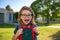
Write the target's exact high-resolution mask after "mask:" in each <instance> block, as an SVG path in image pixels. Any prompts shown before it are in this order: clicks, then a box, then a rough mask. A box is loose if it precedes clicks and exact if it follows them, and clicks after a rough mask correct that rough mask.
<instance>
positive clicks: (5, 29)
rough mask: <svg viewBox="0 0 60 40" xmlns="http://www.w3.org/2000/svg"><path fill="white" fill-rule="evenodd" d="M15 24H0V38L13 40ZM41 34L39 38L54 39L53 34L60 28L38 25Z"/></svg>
mask: <svg viewBox="0 0 60 40" xmlns="http://www.w3.org/2000/svg"><path fill="white" fill-rule="evenodd" d="M14 28H15V26H13V25H4V26H3V25H0V40H11V39H12V35H13V31H14ZM37 28H38V30H39V32H40V34H39V35H38V36H37V37H38V40H53V37H49V36H51V35H54V34H57V32H59V31H60V29H59V28H48V27H37Z"/></svg>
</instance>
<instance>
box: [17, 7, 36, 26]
mask: <svg viewBox="0 0 60 40" xmlns="http://www.w3.org/2000/svg"><path fill="white" fill-rule="evenodd" d="M24 10H28V11H30V12H31V13H32V20H31V22H30V23H31V24H34V16H35V15H34V12H33V10H32V9H31V8H30V7H26V6H24V7H22V8H21V10H20V11H19V13H18V23H19V25H24V24H23V22H22V20H21V13H22V11H24Z"/></svg>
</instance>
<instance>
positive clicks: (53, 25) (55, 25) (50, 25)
mask: <svg viewBox="0 0 60 40" xmlns="http://www.w3.org/2000/svg"><path fill="white" fill-rule="evenodd" d="M50 26H60V24H51V25H50Z"/></svg>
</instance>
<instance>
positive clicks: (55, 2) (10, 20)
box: [0, 0, 60, 40]
mask: <svg viewBox="0 0 60 40" xmlns="http://www.w3.org/2000/svg"><path fill="white" fill-rule="evenodd" d="M23 6H28V7H31V8H32V10H33V11H34V14H35V22H36V24H37V29H38V30H39V31H40V34H39V35H38V36H37V37H38V40H60V0H0V40H12V36H13V34H14V29H15V27H16V26H17V25H18V21H17V18H18V12H19V10H20V9H21V8H22V7H23Z"/></svg>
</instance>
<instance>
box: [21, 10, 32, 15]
mask: <svg viewBox="0 0 60 40" xmlns="http://www.w3.org/2000/svg"><path fill="white" fill-rule="evenodd" d="M21 14H32V13H31V11H29V10H23V11H22V12H21Z"/></svg>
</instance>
